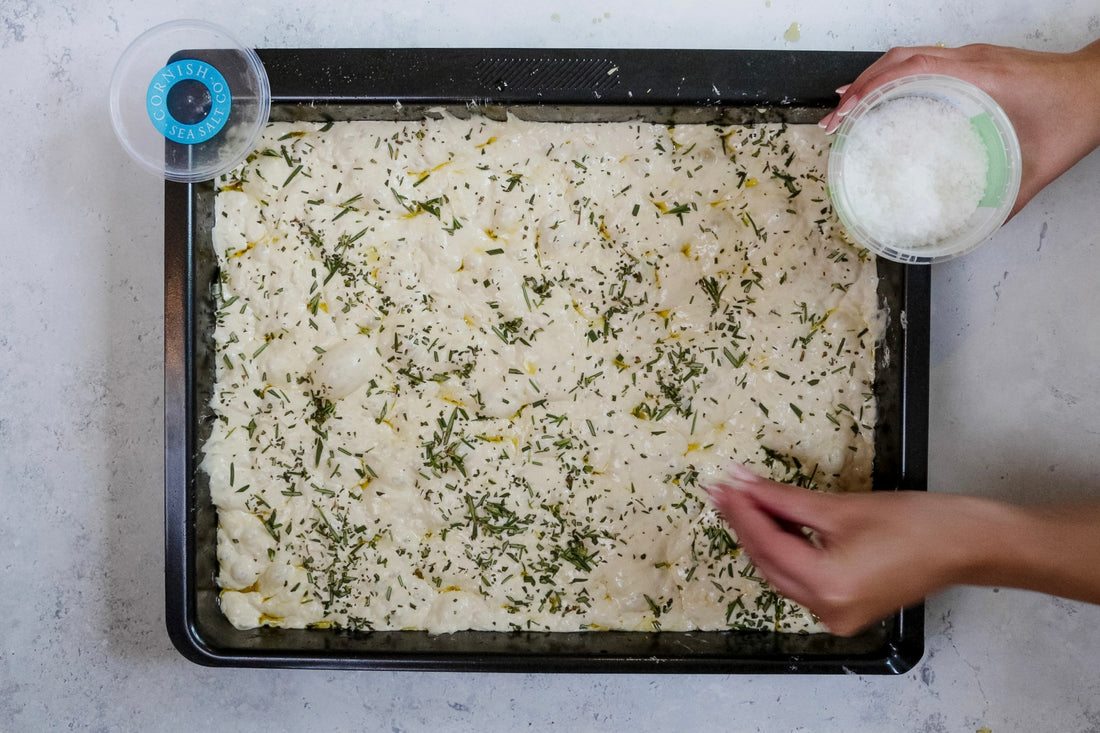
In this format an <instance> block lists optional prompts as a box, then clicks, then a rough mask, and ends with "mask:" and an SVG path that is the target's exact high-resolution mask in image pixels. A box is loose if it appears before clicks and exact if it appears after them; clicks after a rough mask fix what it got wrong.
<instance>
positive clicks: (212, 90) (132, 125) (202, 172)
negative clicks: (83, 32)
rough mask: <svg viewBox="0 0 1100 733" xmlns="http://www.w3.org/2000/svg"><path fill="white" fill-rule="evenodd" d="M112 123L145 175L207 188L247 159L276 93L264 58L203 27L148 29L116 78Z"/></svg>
mask: <svg viewBox="0 0 1100 733" xmlns="http://www.w3.org/2000/svg"><path fill="white" fill-rule="evenodd" d="M110 108H111V122H112V123H113V125H114V128H115V133H116V134H117V135H118V139H119V142H121V143H122V147H123V148H125V149H126V151H127V152H128V153H129V154H130V155H131V156H132V157H133V159H134V160H135V161H137V162H138V163H139V164H141V166H142V167H143V168H145V169H146V170H148V171H150V172H151V173H154V174H156V175H159V176H163V177H164V178H167V179H169V180H172V181H182V182H188V183H189V182H195V181H205V180H210V179H212V178H216V177H217V176H219V175H221V174H222V173H225V172H226V171H229V170H232V169H233V168H234V167H236V166H237V165H239V164H240V163H241V161H243V160H244V159H245V157H247V156H248V154H249V153H250V152H251V151H252V149H253V147H254V146H255V144H256V140H257V139H258V138H259V136H260V133H261V132H262V131H263V128H264V126H265V125H266V124H267V118H268V113H269V112H270V110H271V89H270V87H269V85H268V80H267V72H265V71H264V67H263V64H262V63H261V62H260V58H259V56H258V55H257V54H256V52H255V51H254V50H252V49H251V48H246V47H245V46H243V45H242V44H241V43H240V42H239V41H237V39H236V38H234V37H233V36H232V34H230V33H229V31H227V30H225V29H224V28H221V27H219V26H217V25H214V24H212V23H207V22H206V21H202V20H177V21H171V22H168V23H164V24H162V25H158V26H156V27H154V28H150V29H149V30H148V31H146V32H145V33H143V34H141V35H140V36H138V38H136V39H135V40H134V42H133V43H131V44H130V46H129V48H127V49H126V51H125V52H124V53H123V54H122V56H121V57H120V58H119V61H118V64H117V65H116V67H115V71H114V74H113V75H112V77H111V90H110Z"/></svg>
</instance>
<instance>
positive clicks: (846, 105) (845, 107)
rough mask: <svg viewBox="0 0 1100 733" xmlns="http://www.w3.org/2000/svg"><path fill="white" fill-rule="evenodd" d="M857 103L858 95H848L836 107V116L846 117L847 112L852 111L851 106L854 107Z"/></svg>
mask: <svg viewBox="0 0 1100 733" xmlns="http://www.w3.org/2000/svg"><path fill="white" fill-rule="evenodd" d="M857 104H859V97H848V98H847V99H845V100H844V101H843V102H841V103H840V106H839V107H837V108H836V113H835V114H836V116H837V117H846V116H847V115H848V113H849V112H851V111H852V108H853V107H855V106H856V105H857Z"/></svg>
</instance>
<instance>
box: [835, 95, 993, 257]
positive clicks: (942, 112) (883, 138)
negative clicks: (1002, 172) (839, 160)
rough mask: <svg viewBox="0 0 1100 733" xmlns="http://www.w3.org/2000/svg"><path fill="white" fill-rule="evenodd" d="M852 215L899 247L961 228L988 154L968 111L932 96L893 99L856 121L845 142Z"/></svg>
mask: <svg viewBox="0 0 1100 733" xmlns="http://www.w3.org/2000/svg"><path fill="white" fill-rule="evenodd" d="M845 154H846V157H847V160H846V161H845V172H844V175H845V185H846V188H847V194H848V204H849V206H850V207H851V214H852V216H853V217H854V218H855V219H857V220H858V221H859V222H860V223H861V224H862V225H863V226H864V227H865V228H866V230H867V231H868V233H869V234H871V236H873V237H875V238H876V239H877V240H879V241H880V242H882V243H883V244H886V245H888V246H892V247H895V248H898V249H912V248H914V247H921V246H928V245H933V244H936V243H938V242H941V241H943V240H946V239H948V238H950V237H952V236H954V235H956V234H958V233H959V232H960V231H962V230H963V229H964V228H965V227H966V225H967V223H968V222H969V220H970V217H971V216H972V215H973V214H974V212H975V211H976V210H977V209H978V207H979V205H980V204H981V201H982V198H983V196H984V193H985V188H986V176H987V172H988V169H989V156H988V153H987V152H986V147H985V145H984V144H983V142H982V139H981V136H980V135H979V134H978V132H977V130H975V129H974V126H973V125H972V124H971V123H970V119H969V118H968V117H967V116H966V114H964V113H963V112H962V111H961V110H960V109H959V108H958V107H956V106H955V105H953V104H951V103H949V102H945V101H942V100H940V99H936V98H934V97H923V96H912V97H901V98H898V99H893V100H890V101H887V102H884V103H883V104H880V105H878V106H876V107H875V108H873V109H871V110H870V111H869V112H868V113H867V115H866V117H865V118H864V119H862V120H860V124H858V125H855V126H853V128H852V130H851V133H850V134H849V137H848V140H847V144H846V146H845Z"/></svg>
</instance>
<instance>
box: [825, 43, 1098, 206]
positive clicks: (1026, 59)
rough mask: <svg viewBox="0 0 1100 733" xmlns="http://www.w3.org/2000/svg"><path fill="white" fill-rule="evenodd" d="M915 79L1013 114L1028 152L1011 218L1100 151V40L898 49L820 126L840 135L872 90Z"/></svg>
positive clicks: (852, 87) (844, 93)
mask: <svg viewBox="0 0 1100 733" xmlns="http://www.w3.org/2000/svg"><path fill="white" fill-rule="evenodd" d="M912 74H944V75H947V76H954V77H957V78H959V79H963V80H965V81H968V82H970V83H972V84H974V85H976V86H978V87H980V88H981V89H983V90H984V91H985V92H986V93H987V94H989V95H990V96H991V97H993V98H994V99H995V100H997V103H998V104H1000V106H1001V107H1002V108H1003V109H1004V111H1005V113H1006V114H1008V117H1009V119H1011V120H1012V125H1013V127H1015V129H1016V134H1017V135H1018V136H1019V139H1020V147H1021V152H1022V154H1023V180H1022V182H1021V184H1020V193H1019V196H1018V197H1017V199H1016V206H1015V208H1014V209H1013V212H1012V213H1013V214H1015V213H1016V212H1018V211H1019V210H1020V209H1022V208H1023V207H1024V205H1025V204H1027V202H1028V201H1030V200H1031V199H1032V198H1033V197H1034V196H1035V194H1037V193H1038V192H1039V191H1040V190H1042V189H1043V187H1045V186H1046V185H1047V184H1048V183H1050V182H1051V181H1053V180H1054V179H1055V178H1057V177H1058V176H1059V175H1061V174H1062V173H1063V172H1065V171H1066V170H1068V169H1069V168H1070V167H1071V166H1073V165H1074V164H1075V163H1076V162H1077V161H1079V160H1080V159H1081V158H1083V157H1085V156H1086V155H1088V154H1089V153H1090V152H1091V151H1092V150H1093V149H1095V148H1096V147H1097V146H1098V145H1100V41H1096V42H1094V43H1092V44H1090V45H1088V46H1086V47H1084V48H1083V49H1081V50H1080V51H1076V52H1074V53H1065V54H1063V53H1043V52H1036V51H1025V50H1021V49H1016V48H1008V47H1003V46H989V45H971V46H963V47H961V48H940V47H936V46H927V47H916V48H894V49H891V50H890V51H888V52H887V53H886V54H884V55H883V56H882V57H881V58H880V59H879V60H878V61H876V62H875V63H873V64H871V65H870V66H869V67H867V69H866V70H865V71H864V72H863V73H862V74H860V75H859V77H858V78H857V79H856V80H855V81H854V82H852V83H851V84H849V85H847V86H844V87H841V88H840V89H839V90H838V92H839V93H840V94H841V97H840V103H839V106H838V107H837V108H836V110H834V111H833V112H831V113H830V114H828V115H826V116H825V117H824V118H823V119H822V120H821V123H820V124H821V126H822V127H824V128H825V129H826V130H827V131H828V132H834V131H835V130H836V128H837V127H838V126H839V125H840V123H841V122H842V120H843V118H844V117H845V116H846V115H847V114H848V113H849V112H850V111H851V110H852V109H853V108H854V107H855V106H856V104H858V102H859V100H860V99H862V98H863V97H865V96H867V94H868V93H870V92H871V91H872V90H874V89H876V88H878V87H880V86H882V85H883V84H886V83H887V82H890V81H894V80H895V79H900V78H901V77H903V76H910V75H912Z"/></svg>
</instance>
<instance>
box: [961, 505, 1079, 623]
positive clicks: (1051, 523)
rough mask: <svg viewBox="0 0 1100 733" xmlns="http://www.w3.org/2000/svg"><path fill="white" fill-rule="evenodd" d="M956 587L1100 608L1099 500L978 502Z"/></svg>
mask: <svg viewBox="0 0 1100 733" xmlns="http://www.w3.org/2000/svg"><path fill="white" fill-rule="evenodd" d="M974 501H975V502H976V503H977V506H978V508H977V511H978V513H979V514H980V515H981V519H979V520H978V521H977V523H976V524H975V527H974V529H973V530H972V531H971V532H969V533H968V534H967V535H966V537H965V538H964V539H963V548H961V549H962V552H960V553H959V557H960V558H961V561H960V563H959V564H958V566H957V568H956V572H955V573H954V575H953V577H952V578H951V580H952V582H955V583H965V584H973V585H986V586H992V585H999V586H1007V587H1014V588H1023V589H1027V590H1034V591H1039V592H1042V593H1049V594H1052V595H1057V596H1062V597H1064V598H1073V599H1076V600H1081V601H1087V602H1090V603H1100V501H1093V502H1083V503H1078V504H1047V505H1038V506H1032V507H1017V506H1011V505H1007V504H1000V503H997V502H992V501H984V500H974Z"/></svg>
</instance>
